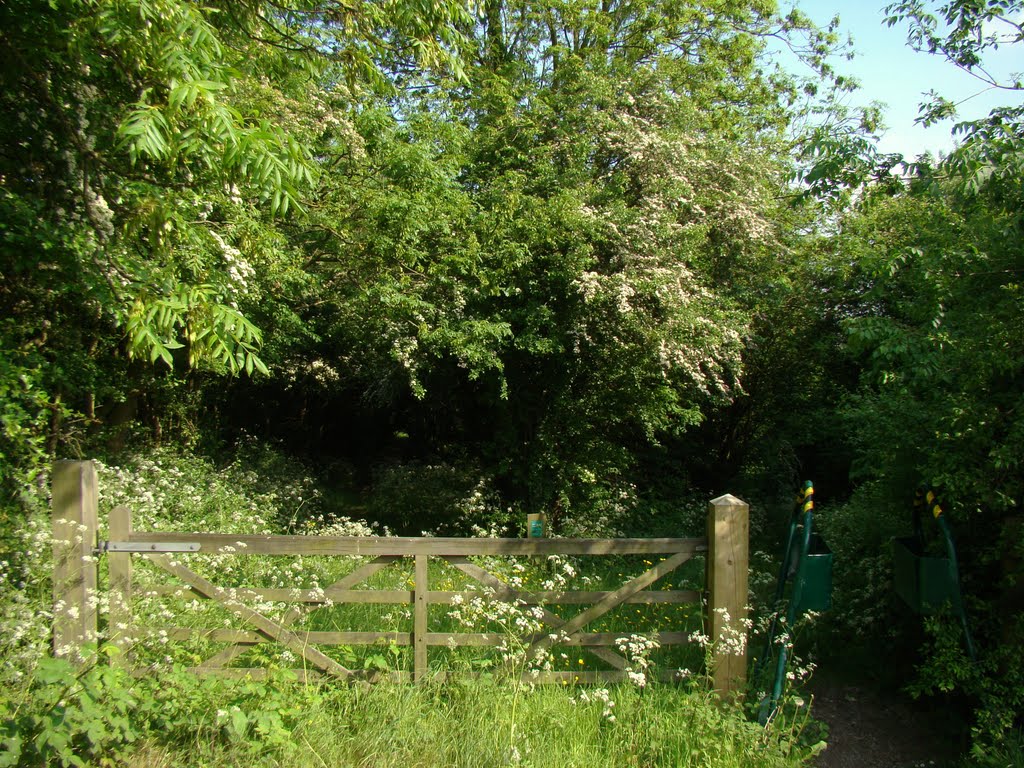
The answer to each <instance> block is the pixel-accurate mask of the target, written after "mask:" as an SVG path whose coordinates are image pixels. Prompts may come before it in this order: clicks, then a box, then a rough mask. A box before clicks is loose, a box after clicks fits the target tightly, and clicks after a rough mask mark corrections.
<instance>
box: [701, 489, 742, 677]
mask: <svg viewBox="0 0 1024 768" xmlns="http://www.w3.org/2000/svg"><path fill="white" fill-rule="evenodd" d="M749 511H750V508H749V506H748V505H747V503H746V502H745V501H741V500H740V499H737V498H736V497H735V496H732V495H729V494H726V495H725V496H719V497H718V498H717V499H713V500H712V501H711V503H710V504H709V505H708V557H707V582H706V583H707V590H708V596H707V600H708V612H707V617H708V620H707V627H708V638H709V640H710V641H711V643H712V644H713V645H712V648H713V653H714V655H713V658H712V665H713V668H712V673H711V674H712V680H713V683H714V689H715V690H716V691H718V692H719V693H720V694H721V695H723V696H735V695H738V694H741V693H742V692H743V689H744V687H745V686H746V681H747V627H746V620H747V583H748V579H747V567H748V559H749V554H748V550H749V546H750V545H749V540H750V516H749Z"/></svg>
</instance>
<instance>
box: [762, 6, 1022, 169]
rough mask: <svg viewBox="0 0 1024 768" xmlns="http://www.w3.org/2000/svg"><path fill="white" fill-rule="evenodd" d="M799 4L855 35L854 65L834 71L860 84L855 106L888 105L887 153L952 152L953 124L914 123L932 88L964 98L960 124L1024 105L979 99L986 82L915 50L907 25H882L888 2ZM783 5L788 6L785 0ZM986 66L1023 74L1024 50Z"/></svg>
mask: <svg viewBox="0 0 1024 768" xmlns="http://www.w3.org/2000/svg"><path fill="white" fill-rule="evenodd" d="M796 4H797V6H798V7H799V8H800V9H801V10H803V11H804V13H806V14H807V15H808V16H810V17H811V19H813V20H814V21H815V22H816V23H817V24H819V25H820V26H824V25H826V24H827V23H828V22H829V21H830V20H831V18H832V17H833V16H834V15H836V14H838V15H839V18H840V31H841V33H842V34H843V36H844V38H845V35H846V34H847V33H848V34H850V35H852V36H853V43H854V50H855V51H856V53H857V55H856V57H855V58H854V59H853V61H845V60H839V61H836V62H835V66H836V69H837V70H838V71H839V72H841V73H843V74H848V75H852V76H854V77H856V78H857V79H858V80H860V82H861V90H860V92H859V93H857V94H855V95H854V96H853V97H852V98H851V104H868V103H870V102H872V101H880V102H884V103H885V104H886V110H885V124H886V126H887V130H886V132H885V133H884V135H883V136H882V139H881V143H880V149H881V150H882V151H883V152H901V153H903V154H904V155H905V156H906V157H907V158H908V159H912V158H914V157H916V156H917V155H918V154H921V153H922V152H924V151H926V150H927V151H931V152H932V153H933V154H935V153H937V152H939V151H949V150H950V149H951V148H952V147H953V143H954V139H953V138H952V137H951V135H950V130H951V128H952V126H953V123H952V122H948V121H947V122H945V123H941V124H938V125H935V126H933V127H931V128H927V129H926V128H922V127H921V126H918V125H915V124H914V120H915V118H916V117H917V116H918V104H919V103H920V102H921V101H922V100H923V97H922V94H923V93H926V92H927V91H929V90H931V89H934V90H936V91H938V92H939V93H940V94H942V95H943V96H945V97H946V98H948V99H951V100H953V101H955V102H960V101H961V100H965V99H966V101H964V103H962V104H961V105H960V107H959V119H961V120H971V119H976V118H979V117H984V116H985V115H987V114H988V112H989V110H990V109H992V107H995V106H1009V105H1013V104H1020V103H1021V102H1022V101H1024V94H1022V93H1020V92H1017V93H1011V92H1008V91H989V92H987V93H981V94H979V91H982V90H983V89H984V88H985V87H986V86H985V84H984V83H982V82H980V81H979V80H976V79H975V78H973V77H971V76H970V75H968V74H966V73H964V72H962V71H960V70H959V69H957V68H956V67H954V66H953V65H952V64H949V63H948V62H946V61H945V60H944V59H942V58H941V57H938V56H929V55H927V54H923V53H915V52H914V51H912V50H911V49H910V48H908V47H907V45H906V33H907V29H906V26H905V25H897V26H895V27H891V28H890V27H887V26H886V25H885V24H884V22H883V19H884V16H885V14H884V13H883V9H884V8H885V6H886V5H887V4H888V2H887V0H861V2H856V0H797V3H796ZM780 5H782V6H783V7H786V2H785V0H782V2H781V3H780ZM985 63H986V66H987V67H988V68H989V69H990V70H992V71H994V72H996V73H999V74H1009V73H1010V72H1021V71H1024V45H1017V46H1011V47H1004V48H1001V49H999V51H997V52H996V53H995V54H994V55H992V56H990V57H989V58H988V59H986V62H985ZM975 94H978V95H975Z"/></svg>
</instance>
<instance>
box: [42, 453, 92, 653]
mask: <svg viewBox="0 0 1024 768" xmlns="http://www.w3.org/2000/svg"><path fill="white" fill-rule="evenodd" d="M51 490H52V494H53V501H52V515H53V602H54V606H53V652H54V654H55V655H57V656H70V657H71V658H72V659H73V660H80V658H81V656H80V653H81V650H82V646H83V645H85V644H86V643H93V642H96V639H97V624H96V614H97V605H98V602H99V592H98V591H97V566H96V555H95V551H96V546H97V527H98V526H97V507H98V492H97V485H96V465H95V464H93V463H92V462H91V461H57V462H54V465H53V475H52V480H51Z"/></svg>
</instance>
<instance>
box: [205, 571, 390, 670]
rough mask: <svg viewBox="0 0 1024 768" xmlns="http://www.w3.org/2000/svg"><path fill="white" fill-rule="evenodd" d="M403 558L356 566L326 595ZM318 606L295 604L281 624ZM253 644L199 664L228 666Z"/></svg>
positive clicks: (233, 647) (292, 621)
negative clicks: (299, 605)
mask: <svg viewBox="0 0 1024 768" xmlns="http://www.w3.org/2000/svg"><path fill="white" fill-rule="evenodd" d="M401 559H402V558H401V557H400V556H398V555H383V556H381V557H377V558H374V559H373V560H371V561H370V562H368V563H364V564H363V565H361V566H359V567H358V568H356V569H355V570H354V571H352V573H349V574H347V575H345V576H342V577H341V578H340V579H338V580H337V581H336V582H334V583H333V584H331V585H330V586H329V587H327V589H325V590H324V592H325V593H326V595H325V596H326V597H330V592H331V591H332V590H341V589H350V588H352V587H354V586H355V585H357V584H359V583H360V582H361V581H365V580H366V579H368V578H370V577H371V576H372V575H373V574H375V573H377V571H380V570H383V569H384V568H387V567H388V566H389V565H391V564H392V563H394V562H396V561H398V560H401ZM318 607H319V606H318V605H314V606H312V607H301V608H300V607H298V606H293V607H292V608H290V609H289V610H288V611H287V612H286V613H285V615H284V616H282V617H281V622H280V623H281V626H282V627H290V626H291V625H293V624H295V623H297V622H298V621H299V619H301V618H303V617H304V616H307V615H309V614H310V613H312V612H313V611H315V610H316V609H317V608H318ZM252 646H253V643H245V642H241V643H235V644H234V645H231V646H229V647H227V648H225V649H223V650H221V651H218V652H217V653H216V654H214V655H213V656H211V657H210V658H208V659H207V660H206V661H204V662H203V663H202V664H200V665H199V666H200V667H201V668H203V669H207V668H218V667H226V666H227V665H228V664H230V663H231V662H232V661H234V660H235V659H237V658H238V657H239V656H241V655H242V654H243V653H245V652H246V651H247V650H249V649H250V648H252Z"/></svg>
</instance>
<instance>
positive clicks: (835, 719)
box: [811, 683, 961, 768]
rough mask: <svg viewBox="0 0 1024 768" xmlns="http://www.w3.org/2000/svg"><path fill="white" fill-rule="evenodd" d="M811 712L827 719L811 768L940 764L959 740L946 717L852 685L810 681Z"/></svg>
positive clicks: (954, 753)
mask: <svg viewBox="0 0 1024 768" xmlns="http://www.w3.org/2000/svg"><path fill="white" fill-rule="evenodd" d="M811 687H812V689H813V694H814V701H813V704H812V707H811V714H812V717H814V719H815V720H820V721H823V722H825V723H827V724H828V730H829V733H828V738H827V739H826V741H827V742H828V749H826V750H825V751H824V752H822V753H821V755H819V756H818V758H817V759H816V760H815V762H814V766H815V768H911V767H912V766H913V767H914V768H942V766H945V765H949V764H950V763H951V762H952V761H954V760H955V759H956V758H957V757H958V755H959V752H960V749H961V745H960V744H959V742H958V741H957V738H958V737H957V734H955V733H952V732H951V730H952V729H951V728H949V727H948V723H947V722H944V719H940V718H936V717H933V716H930V715H929V714H928V713H926V712H923V711H919V710H916V709H914V708H913V707H912V706H911V705H910V703H908V702H906V701H904V700H902V699H900V698H897V697H892V696H889V697H886V696H883V695H880V694H877V693H873V692H871V691H868V690H865V689H862V688H858V687H855V686H846V685H838V684H829V683H825V684H818V685H812V686H811Z"/></svg>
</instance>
